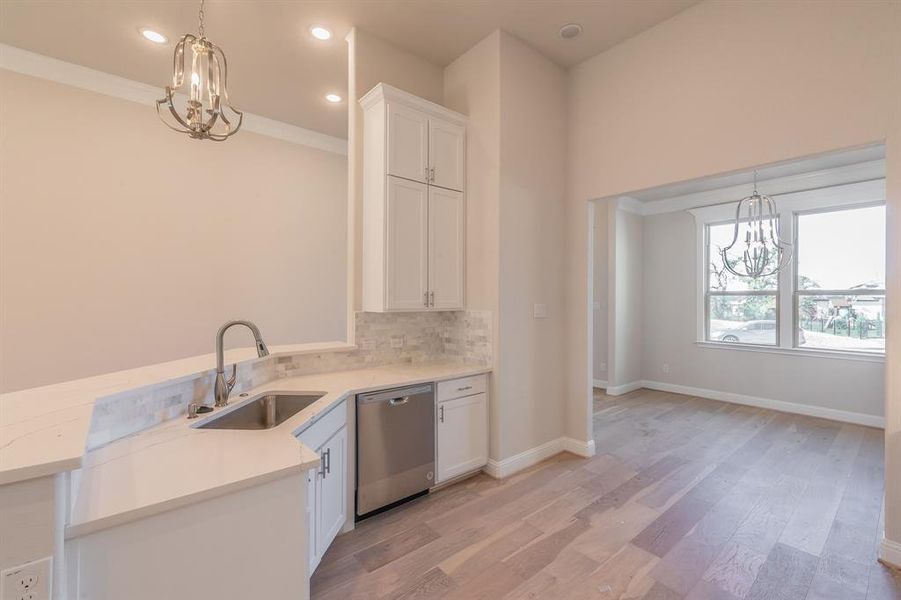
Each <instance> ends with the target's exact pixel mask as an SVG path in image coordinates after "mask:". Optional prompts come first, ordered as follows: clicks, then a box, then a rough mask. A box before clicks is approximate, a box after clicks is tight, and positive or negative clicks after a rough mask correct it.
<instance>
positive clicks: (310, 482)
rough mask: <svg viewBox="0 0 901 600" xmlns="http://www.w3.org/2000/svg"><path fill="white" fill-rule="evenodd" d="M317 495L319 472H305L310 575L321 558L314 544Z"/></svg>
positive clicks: (311, 470)
mask: <svg viewBox="0 0 901 600" xmlns="http://www.w3.org/2000/svg"><path fill="white" fill-rule="evenodd" d="M318 495H319V472H318V471H317V470H316V469H310V470H309V471H307V540H308V541H309V544H308V549H307V552H308V553H309V559H310V575H312V574H313V571H315V570H316V567H317V566H319V561H320V560H321V559H322V556H321V555H320V554H319V552H318V551H317V549H318V547H317V544H316V515H317V512H318V506H317V503H316V502H317V497H318Z"/></svg>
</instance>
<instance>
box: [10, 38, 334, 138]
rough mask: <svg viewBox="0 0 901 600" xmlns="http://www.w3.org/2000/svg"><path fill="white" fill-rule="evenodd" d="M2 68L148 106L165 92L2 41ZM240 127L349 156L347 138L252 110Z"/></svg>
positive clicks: (246, 113)
mask: <svg viewBox="0 0 901 600" xmlns="http://www.w3.org/2000/svg"><path fill="white" fill-rule="evenodd" d="M0 69H6V70H8V71H14V72H16V73H21V74H23V75H30V76H32V77H38V78H40V79H46V80H48V81H55V82H56V83H62V84H64V85H70V86H73V87H77V88H81V89H84V90H88V91H91V92H97V93H98V94H103V95H105V96H112V97H114V98H120V99H122V100H128V101H130V102H137V103H138V104H144V105H149V106H154V105H155V104H156V101H157V100H158V99H159V98H160V97H161V95H162V91H161V88H157V87H154V86H152V85H147V84H146V83H141V82H140V81H134V80H132V79H125V78H124V77H119V76H118V75H112V74H110V73H105V72H103V71H97V70H95V69H90V68H88V67H83V66H81V65H76V64H74V63H70V62H66V61H63V60H58V59H56V58H50V57H49V56H44V55H43V54H37V53H35V52H29V51H28V50H22V49H21V48H16V47H15V46H9V45H7V44H0ZM241 129H244V130H246V131H252V132H253V133H257V134H259V135H265V136H267V137H271V138H276V139H279V140H282V141H285V142H290V143H292V144H298V145H301V146H309V147H310V148H316V149H318V150H324V151H325V152H331V153H334V154H341V155H344V156H346V155H347V140H343V139H341V138H337V137H334V136H331V135H326V134H324V133H320V132H318V131H313V130H312V129H306V128H304V127H298V126H297V125H291V124H290V123H285V122H283V121H276V120H274V119H270V118H267V117H264V116H261V115H256V114H253V113H248V112H245V113H244V123H243V125H242V126H241Z"/></svg>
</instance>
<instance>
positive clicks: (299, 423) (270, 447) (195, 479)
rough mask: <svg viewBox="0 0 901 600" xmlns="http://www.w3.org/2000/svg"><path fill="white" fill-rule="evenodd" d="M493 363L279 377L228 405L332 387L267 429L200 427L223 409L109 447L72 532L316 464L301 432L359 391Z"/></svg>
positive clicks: (79, 504)
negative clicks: (268, 394) (300, 438)
mask: <svg viewBox="0 0 901 600" xmlns="http://www.w3.org/2000/svg"><path fill="white" fill-rule="evenodd" d="M490 370H491V369H490V368H488V367H479V366H472V365H463V364H460V363H454V362H435V363H420V364H402V365H387V366H380V367H374V368H371V369H361V370H354V371H338V372H332V373H321V374H316V375H305V376H302V377H293V378H286V379H276V380H274V381H271V382H269V383H267V384H265V385H262V386H260V387H258V388H255V389H252V390H248V398H247V399H246V400H244V399H241V398H232V400H231V404H230V406H229V408H232V407H234V406H235V405H237V404H240V402H244V401H247V400H250V399H252V398H253V397H254V396H256V395H258V394H259V393H262V392H267V391H283V392H319V393H322V392H325V395H324V396H323V397H322V398H320V399H319V400H317V401H316V402H315V403H313V404H312V405H310V406H309V407H307V408H305V409H304V410H302V411H300V412H299V413H297V414H296V415H294V416H292V417H291V418H290V419H288V420H287V421H285V422H284V423H282V424H280V425H278V426H277V427H274V428H272V429H267V430H262V431H236V430H224V429H198V428H197V427H196V426H197V425H198V424H200V423H203V422H204V421H206V420H209V419H212V418H216V417H217V416H218V415H219V414H220V412H221V411H223V410H229V408H225V409H217V410H216V411H214V412H213V413H209V414H207V415H203V416H202V417H201V418H198V419H195V420H188V419H184V418H178V419H173V420H171V421H167V422H166V423H163V424H161V425H158V426H156V427H153V428H151V429H147V430H145V431H142V432H140V433H137V434H135V435H132V436H129V437H127V438H123V439H121V440H118V441H116V442H113V443H111V444H109V445H107V446H103V447H101V448H98V449H96V450H93V451H91V452H89V453H88V454H86V455H85V457H84V460H83V461H82V469H81V472H80V476H79V477H78V478H77V485H76V486H75V488H76V494H75V501H74V504H73V506H72V514H71V519H70V525H69V527H68V529H67V532H66V535H67V536H68V537H77V536H81V535H85V534H88V533H91V532H93V531H97V530H100V529H104V528H107V527H112V526H115V525H119V524H122V523H125V522H128V521H131V520H134V519H138V518H142V517H146V516H150V515H152V514H158V513H160V512H164V511H167V510H171V509H173V508H176V507H178V506H184V505H186V504H190V503H193V502H198V501H201V500H205V499H208V498H212V497H215V496H219V495H222V494H225V493H229V492H232V491H236V490H239V489H243V488H246V487H249V486H251V485H258V484H260V483H263V482H266V481H271V480H272V479H275V478H278V477H281V476H284V475H286V474H288V473H292V472H297V471H303V470H306V469H310V468H312V467H314V466H316V465H317V464H318V462H319V457H318V456H317V455H316V454H315V453H314V452H313V451H312V450H311V449H309V448H307V447H305V446H304V445H303V444H301V443H300V442H299V441H298V440H297V439H296V438H295V437H294V436H295V434H297V433H298V432H300V431H301V430H303V429H304V428H305V427H306V426H308V425H309V424H310V423H311V422H312V421H314V420H315V419H316V418H317V417H318V416H320V415H322V414H323V413H324V412H327V411H328V410H329V409H331V408H332V407H334V406H335V405H336V404H338V403H339V402H340V401H342V400H344V399H349V398H352V397H353V396H354V395H355V394H358V393H361V392H368V391H373V390H379V389H384V388H391V387H397V386H402V385H413V384H417V383H425V382H432V381H444V380H448V379H456V378H458V377H467V376H471V375H477V374H480V373H487V372H489V371H490Z"/></svg>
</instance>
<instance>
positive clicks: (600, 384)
mask: <svg viewBox="0 0 901 600" xmlns="http://www.w3.org/2000/svg"><path fill="white" fill-rule="evenodd" d="M591 385H592V387H596V388H601V389H603V390H606V389H607V380H606V379H595V380H594V381H592V382H591Z"/></svg>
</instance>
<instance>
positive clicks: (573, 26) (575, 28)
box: [560, 23, 582, 40]
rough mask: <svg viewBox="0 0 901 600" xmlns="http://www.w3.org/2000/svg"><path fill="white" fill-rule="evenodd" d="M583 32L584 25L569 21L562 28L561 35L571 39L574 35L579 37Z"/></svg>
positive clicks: (565, 38)
mask: <svg viewBox="0 0 901 600" xmlns="http://www.w3.org/2000/svg"><path fill="white" fill-rule="evenodd" d="M581 33H582V26H581V25H579V24H578V23H567V24H566V25H564V26H563V27H561V28H560V37H562V38H563V39H564V40H571V39H573V38H574V37H579V34H581Z"/></svg>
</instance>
